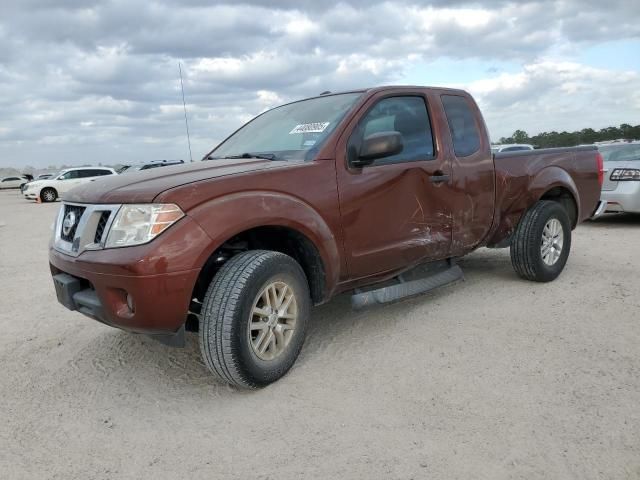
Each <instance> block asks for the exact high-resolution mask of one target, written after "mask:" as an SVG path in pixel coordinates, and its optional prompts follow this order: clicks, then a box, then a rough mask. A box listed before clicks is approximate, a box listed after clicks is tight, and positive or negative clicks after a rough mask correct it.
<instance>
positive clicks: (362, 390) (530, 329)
mask: <svg viewBox="0 0 640 480" xmlns="http://www.w3.org/2000/svg"><path fill="white" fill-rule="evenodd" d="M58 208H59V204H55V205H38V204H35V203H30V202H27V201H25V200H23V199H22V198H21V197H20V196H19V194H18V193H17V192H1V193H0V282H1V283H0V287H1V292H2V293H1V296H0V299H1V300H0V303H1V306H0V329H1V330H0V331H1V332H2V334H0V477H1V478H8V479H44V478H52V479H64V480H70V479H83V480H84V479H112V478H128V479H129V478H130V479H140V478H153V479H178V478H190V479H200V478H202V479H205V478H206V479H218V478H242V479H249V478H257V479H289V478H292V479H294V478H295V479H299V478H323V479H328V478H362V479H378V478H380V479H387V478H389V479H410V478H415V479H419V478H434V479H456V478H460V479H491V480H495V479H502V478H526V479H571V478H574V479H580V480H582V479H595V478H598V479H600V478H611V479H614V478H615V479H623V478H630V479H631V478H633V479H638V478H640V273H639V271H640V259H639V257H638V252H639V250H638V246H639V245H640V217H639V216H636V217H627V218H623V217H611V218H606V219H603V220H600V221H597V222H594V223H587V224H585V225H583V226H580V227H579V228H578V229H577V230H576V231H575V232H574V244H573V248H572V253H571V256H570V258H569V262H568V265H567V268H566V269H565V271H564V273H563V274H562V276H561V277H560V278H559V279H558V280H556V281H555V282H552V283H549V284H535V283H529V282H526V281H523V280H520V279H518V278H517V277H516V276H515V274H514V272H513V270H512V269H511V264H510V260H509V252H508V250H487V249H483V250H480V251H478V252H476V253H474V254H473V255H471V256H469V257H468V258H466V259H465V260H464V261H463V262H462V267H463V270H464V271H465V275H466V281H465V282H463V283H459V284H456V285H453V286H450V287H445V288H443V289H440V290H438V291H437V292H435V293H433V294H429V295H425V296H422V297H418V298H416V299H412V300H409V301H405V302H401V303H398V304H394V305H390V306H385V307H380V308H374V309H371V310H367V311H363V312H354V311H352V310H351V309H350V306H349V298H348V297H347V296H343V297H339V298H337V299H335V300H334V301H332V302H331V303H330V304H328V305H325V306H322V307H320V308H317V309H316V310H315V311H314V313H313V320H312V327H311V330H310V335H309V337H308V338H307V342H306V344H305V347H304V348H303V351H302V354H301V356H300V358H299V360H298V362H297V364H296V365H295V366H294V368H293V369H292V370H291V372H290V373H289V374H288V375H287V376H286V377H285V378H283V379H282V380H281V381H279V382H277V383H276V384H274V385H272V386H270V387H268V388H265V389H264V390H261V391H256V392H240V391H236V390H233V389H231V388H229V387H226V386H223V385H219V384H217V383H215V381H214V380H213V379H212V377H211V376H210V375H209V374H208V372H207V370H206V369H205V367H204V365H203V363H202V361H201V360H200V353H199V350H198V345H197V341H196V340H197V339H196V338H195V337H193V336H190V338H189V339H188V345H187V348H185V349H171V348H169V347H165V346H163V345H160V344H158V343H156V342H154V341H153V340H150V339H147V338H145V337H141V336H135V335H130V334H127V333H124V332H121V331H118V330H115V329H112V328H109V327H106V326H103V325H101V324H99V323H97V322H95V321H92V320H90V319H88V318H85V317H83V316H82V315H80V314H77V313H73V312H69V311H67V310H65V309H64V308H63V307H62V306H60V305H58V304H57V302H56V299H55V295H54V291H53V285H52V282H51V279H50V278H49V271H48V264H47V242H48V238H49V235H50V225H51V223H52V221H53V217H54V215H55V212H56V211H57V209H58Z"/></svg>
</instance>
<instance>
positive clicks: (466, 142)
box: [441, 95, 480, 157]
mask: <svg viewBox="0 0 640 480" xmlns="http://www.w3.org/2000/svg"><path fill="white" fill-rule="evenodd" d="M441 98H442V106H443V107H444V113H445V114H446V116H447V123H448V125H449V132H450V133H451V140H452V141H453V149H454V151H455V152H456V156H458V157H468V156H469V155H471V154H473V153H475V152H477V151H478V150H479V149H480V131H479V130H478V126H477V125H476V119H475V115H474V110H473V109H472V108H471V105H470V104H469V102H468V100H467V99H466V98H465V97H460V96H458V95H442V97H441Z"/></svg>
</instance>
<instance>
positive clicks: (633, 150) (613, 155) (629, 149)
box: [598, 143, 640, 162]
mask: <svg viewBox="0 0 640 480" xmlns="http://www.w3.org/2000/svg"><path fill="white" fill-rule="evenodd" d="M598 150H599V151H600V153H601V154H602V158H603V159H604V161H605V162H628V161H640V143H626V144H625V143H621V144H618V145H605V146H601V147H598Z"/></svg>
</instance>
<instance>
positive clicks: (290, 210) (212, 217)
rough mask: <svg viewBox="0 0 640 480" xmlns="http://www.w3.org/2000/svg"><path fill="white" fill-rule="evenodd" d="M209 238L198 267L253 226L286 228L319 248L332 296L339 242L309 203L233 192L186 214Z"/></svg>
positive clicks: (269, 193)
mask: <svg viewBox="0 0 640 480" xmlns="http://www.w3.org/2000/svg"><path fill="white" fill-rule="evenodd" d="M187 215H188V216H189V217H191V218H193V219H194V220H195V221H196V222H198V224H200V226H201V227H202V229H203V230H204V231H205V232H206V233H207V234H208V235H209V236H210V237H211V239H212V242H211V244H210V246H209V248H208V249H207V250H206V251H205V252H201V254H200V258H199V259H198V263H199V265H204V263H205V262H206V260H207V259H208V258H209V256H210V255H211V254H212V253H213V252H214V251H215V250H216V249H217V248H219V247H220V246H221V245H222V244H223V243H224V242H226V241H227V240H229V239H230V238H232V237H234V236H235V235H238V234H240V233H242V232H244V231H247V230H250V229H252V228H256V227H264V226H279V227H288V228H291V229H293V230H296V231H298V232H299V233H301V234H303V235H304V236H305V237H307V238H308V239H309V240H310V241H311V242H312V243H313V244H314V245H315V247H316V248H317V249H318V252H319V254H320V257H321V258H322V262H323V264H324V269H325V275H326V288H327V292H329V294H331V292H333V291H334V289H335V286H336V285H337V283H338V278H339V275H340V271H339V270H340V269H339V266H340V264H341V263H340V252H339V248H338V241H337V239H336V237H335V235H334V233H333V231H332V230H331V228H330V227H329V225H328V224H327V222H326V221H325V220H324V218H323V217H322V216H321V215H320V214H319V213H318V212H317V211H316V210H315V209H314V208H313V207H312V206H311V205H309V204H308V203H306V202H304V201H303V200H301V199H299V198H296V197H294V196H291V195H287V194H283V193H278V192H273V191H261V190H253V191H244V192H238V193H232V194H228V195H224V196H222V197H218V198H215V199H212V200H210V201H208V202H205V203H202V204H200V205H198V206H197V207H195V208H193V209H192V210H190V211H188V212H187Z"/></svg>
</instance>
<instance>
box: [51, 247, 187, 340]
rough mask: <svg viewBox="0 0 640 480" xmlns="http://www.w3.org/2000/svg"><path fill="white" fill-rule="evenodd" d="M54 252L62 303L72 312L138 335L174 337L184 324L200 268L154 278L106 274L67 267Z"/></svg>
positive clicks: (53, 268) (53, 271)
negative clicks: (171, 335)
mask: <svg viewBox="0 0 640 480" xmlns="http://www.w3.org/2000/svg"><path fill="white" fill-rule="evenodd" d="M61 255H62V254H60V253H58V252H56V251H52V252H51V256H50V261H51V274H52V276H53V283H54V286H55V289H56V296H57V297H58V301H59V302H60V303H61V304H62V305H64V306H65V307H67V308H68V309H69V310H74V311H78V312H80V313H82V314H84V315H86V316H88V317H90V318H93V319H94V320H98V321H100V322H102V323H105V324H107V325H110V326H112V327H117V328H120V329H122V330H127V331H129V332H134V333H146V334H149V335H170V334H173V333H175V332H177V331H178V330H179V329H180V327H182V325H183V324H184V322H185V320H186V318H187V313H188V311H189V303H190V301H191V298H190V297H191V291H192V289H193V285H194V284H195V281H196V279H197V277H198V272H199V270H189V271H186V272H176V273H171V274H169V273H165V274H162V275H152V276H143V277H138V276H130V277H127V276H120V275H105V274H100V273H96V272H89V271H82V270H79V269H76V268H73V267H72V266H71V265H69V264H65V263H66V262H64V261H63V260H62V259H61V258H60V256H61Z"/></svg>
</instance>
